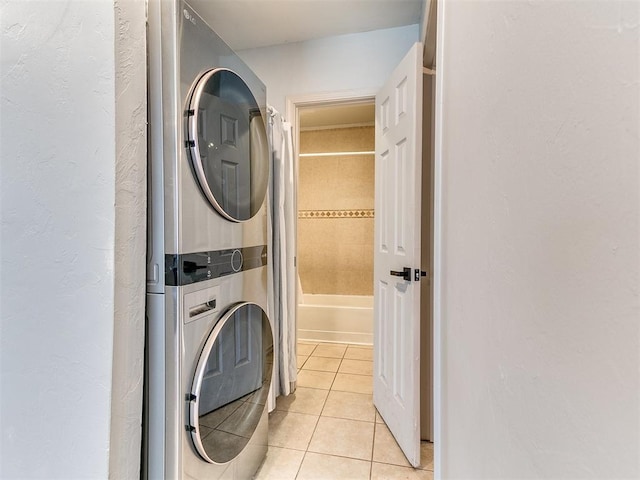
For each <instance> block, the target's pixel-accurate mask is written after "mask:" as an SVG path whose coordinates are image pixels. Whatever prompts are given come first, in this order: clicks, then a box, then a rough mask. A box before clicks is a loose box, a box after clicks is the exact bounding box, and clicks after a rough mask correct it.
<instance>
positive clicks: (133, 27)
mask: <svg viewBox="0 0 640 480" xmlns="http://www.w3.org/2000/svg"><path fill="white" fill-rule="evenodd" d="M145 18H146V5H145V0H116V2H115V28H116V32H115V33H116V36H115V60H116V64H115V74H116V83H115V89H116V92H117V94H116V104H115V107H116V112H115V113H116V151H117V157H116V171H115V173H116V191H115V194H116V198H115V207H116V210H115V215H116V218H115V253H116V255H115V292H114V293H115V297H114V303H115V312H114V313H115V318H114V332H113V344H114V347H113V382H112V401H111V445H110V448H111V449H110V452H109V477H110V478H112V479H120V478H139V477H140V448H141V435H142V427H141V422H142V385H143V373H144V322H145V298H146V297H145V286H146V249H147V242H146V226H147V222H146V213H147V82H146V29H145Z"/></svg>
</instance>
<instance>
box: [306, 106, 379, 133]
mask: <svg viewBox="0 0 640 480" xmlns="http://www.w3.org/2000/svg"><path fill="white" fill-rule="evenodd" d="M375 113H376V112H375V105H374V104H373V101H371V102H367V103H349V104H342V105H340V104H338V105H331V106H322V107H303V108H301V109H300V110H299V115H300V122H299V125H300V129H301V130H313V129H315V128H327V127H337V126H341V127H346V126H354V125H359V126H362V125H374V121H375Z"/></svg>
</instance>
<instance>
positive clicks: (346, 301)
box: [298, 293, 373, 345]
mask: <svg viewBox="0 0 640 480" xmlns="http://www.w3.org/2000/svg"><path fill="white" fill-rule="evenodd" d="M298 301H299V302H300V303H299V304H298V339H299V340H313V341H320V342H345V343H360V344H364V345H372V344H373V297H372V296H364V295H317V294H316V295H314V294H309V293H305V294H302V295H300V296H299V298H298Z"/></svg>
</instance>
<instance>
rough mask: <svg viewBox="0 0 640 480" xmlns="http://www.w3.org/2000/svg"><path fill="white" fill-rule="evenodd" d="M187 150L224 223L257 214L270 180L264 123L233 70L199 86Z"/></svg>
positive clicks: (219, 70) (189, 118)
mask: <svg viewBox="0 0 640 480" xmlns="http://www.w3.org/2000/svg"><path fill="white" fill-rule="evenodd" d="M187 146H188V149H189V153H190V156H191V163H192V166H193V170H194V172H195V175H196V178H197V180H198V183H199V185H200V188H201V190H202V192H203V193H204V196H205V197H206V198H207V200H208V201H209V203H211V205H212V206H213V207H214V208H215V209H216V210H217V211H218V212H219V213H220V214H221V215H222V216H223V217H225V218H226V219H228V220H232V221H235V222H242V221H245V220H249V219H250V218H251V217H253V216H254V215H255V214H256V213H258V211H259V210H260V207H262V204H263V203H264V198H265V195H266V192H267V183H268V180H269V148H268V142H267V133H266V129H265V122H264V119H263V118H262V112H261V111H260V106H259V105H258V103H257V102H256V99H255V98H254V96H253V94H252V93H251V90H250V89H249V87H248V86H247V84H246V83H245V82H244V81H243V80H242V79H241V78H240V77H239V76H238V75H237V74H235V73H234V72H232V71H231V70H227V69H224V68H217V69H214V70H210V71H208V72H206V73H205V74H204V75H203V76H202V77H201V78H200V79H199V80H198V82H197V83H196V85H195V87H194V89H193V93H192V95H191V98H190V101H189V106H188V109H187Z"/></svg>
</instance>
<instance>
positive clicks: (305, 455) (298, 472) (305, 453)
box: [294, 450, 307, 480]
mask: <svg viewBox="0 0 640 480" xmlns="http://www.w3.org/2000/svg"><path fill="white" fill-rule="evenodd" d="M306 457H307V450H305V451H304V453H303V454H302V460H300V465H298V470H297V471H296V476H295V477H294V480H295V479H296V478H298V475H300V470H302V464H303V463H304V459H305V458H306Z"/></svg>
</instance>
